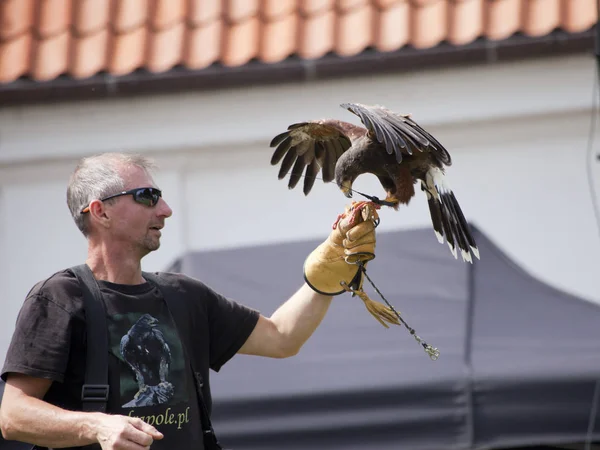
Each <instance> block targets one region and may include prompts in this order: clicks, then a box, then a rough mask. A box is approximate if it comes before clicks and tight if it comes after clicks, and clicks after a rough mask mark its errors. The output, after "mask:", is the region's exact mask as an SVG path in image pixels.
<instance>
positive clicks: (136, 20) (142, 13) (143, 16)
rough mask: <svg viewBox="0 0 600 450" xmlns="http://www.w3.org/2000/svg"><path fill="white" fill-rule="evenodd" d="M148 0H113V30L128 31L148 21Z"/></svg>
mask: <svg viewBox="0 0 600 450" xmlns="http://www.w3.org/2000/svg"><path fill="white" fill-rule="evenodd" d="M149 6H150V2H149V1H148V0H118V1H115V2H113V13H112V18H111V22H112V28H113V29H114V32H115V33H117V34H119V33H128V32H131V31H133V30H138V29H139V28H140V27H143V26H145V24H146V23H147V21H148V9H149Z"/></svg>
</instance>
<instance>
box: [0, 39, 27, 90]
mask: <svg viewBox="0 0 600 450" xmlns="http://www.w3.org/2000/svg"><path fill="white" fill-rule="evenodd" d="M32 43H33V36H32V35H31V34H30V33H24V34H23V33H22V34H20V35H19V36H17V37H15V38H13V39H11V40H10V41H7V42H4V43H2V44H0V81H1V80H5V81H10V80H15V79H17V78H19V77H20V76H21V75H23V74H25V73H27V72H30V64H29V62H30V61H31V47H32Z"/></svg>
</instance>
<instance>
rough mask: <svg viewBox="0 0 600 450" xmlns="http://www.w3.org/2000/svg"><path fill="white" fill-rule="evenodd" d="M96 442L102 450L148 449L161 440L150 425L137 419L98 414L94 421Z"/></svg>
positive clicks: (156, 431) (160, 434) (159, 435)
mask: <svg viewBox="0 0 600 450" xmlns="http://www.w3.org/2000/svg"><path fill="white" fill-rule="evenodd" d="M95 433H96V440H97V441H98V443H99V444H100V446H101V447H102V449H103V450H142V449H149V448H150V446H151V445H152V443H153V442H154V441H155V440H160V439H162V438H163V435H162V433H160V432H159V431H158V430H157V429H156V428H154V427H153V426H152V425H148V424H147V423H146V422H144V421H142V420H141V419H139V418H135V417H127V416H119V415H106V414H99V415H98V416H97V418H96V421H95Z"/></svg>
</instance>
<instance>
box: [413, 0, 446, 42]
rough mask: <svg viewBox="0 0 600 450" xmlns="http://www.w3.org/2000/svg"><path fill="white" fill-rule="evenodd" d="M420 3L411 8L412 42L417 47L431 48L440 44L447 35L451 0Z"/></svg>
mask: <svg viewBox="0 0 600 450" xmlns="http://www.w3.org/2000/svg"><path fill="white" fill-rule="evenodd" d="M419 1H420V0H419ZM420 3H421V4H420V5H419V6H418V7H413V8H412V9H411V23H410V29H411V30H412V33H411V34H412V36H411V38H410V44H412V45H413V46H414V47H415V48H429V47H433V46H435V45H437V44H439V43H440V42H442V41H443V40H444V38H445V37H446V36H447V33H448V28H447V26H448V21H447V10H448V3H449V2H445V1H435V0H434V1H429V0H426V1H425V2H423V1H420Z"/></svg>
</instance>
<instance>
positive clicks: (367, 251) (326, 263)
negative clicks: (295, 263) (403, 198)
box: [304, 202, 379, 295]
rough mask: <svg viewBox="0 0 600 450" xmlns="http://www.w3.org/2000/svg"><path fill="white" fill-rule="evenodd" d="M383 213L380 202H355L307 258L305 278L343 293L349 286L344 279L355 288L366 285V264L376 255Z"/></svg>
mask: <svg viewBox="0 0 600 450" xmlns="http://www.w3.org/2000/svg"><path fill="white" fill-rule="evenodd" d="M378 220H379V217H378V215H377V205H375V204H374V203H371V202H353V203H352V205H351V206H350V207H346V211H345V212H344V213H343V214H340V216H339V217H338V219H337V220H336V222H335V223H334V225H333V231H332V232H331V233H330V235H329V237H328V238H327V239H326V240H325V241H324V242H323V243H322V244H321V245H319V246H318V247H317V248H316V249H315V250H314V251H313V252H311V254H310V255H308V257H307V258H306V261H305V262H304V279H305V281H306V283H307V284H308V285H309V286H310V287H311V288H312V289H313V290H314V291H316V292H318V293H320V294H325V295H339V294H342V293H343V292H346V290H345V289H344V288H343V283H345V284H346V285H348V286H351V287H354V288H357V289H358V288H360V287H361V286H362V281H363V280H362V272H361V270H360V267H359V266H358V264H357V263H358V262H362V263H363V264H364V265H366V263H367V262H368V261H370V260H372V259H373V258H375V242H376V237H375V227H376V226H377V221H378Z"/></svg>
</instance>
